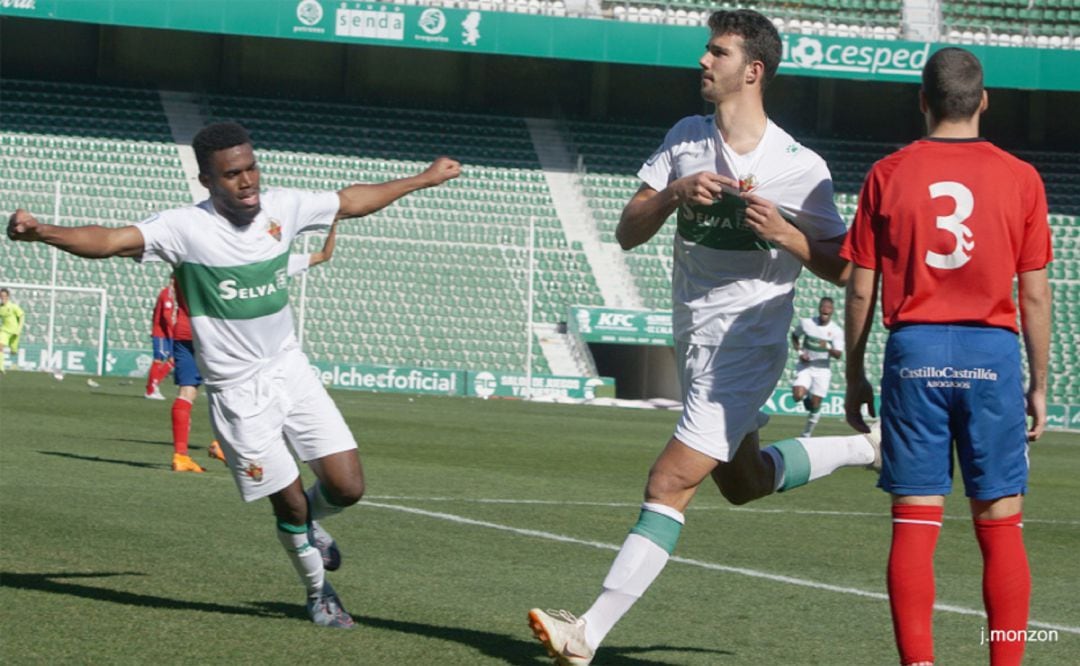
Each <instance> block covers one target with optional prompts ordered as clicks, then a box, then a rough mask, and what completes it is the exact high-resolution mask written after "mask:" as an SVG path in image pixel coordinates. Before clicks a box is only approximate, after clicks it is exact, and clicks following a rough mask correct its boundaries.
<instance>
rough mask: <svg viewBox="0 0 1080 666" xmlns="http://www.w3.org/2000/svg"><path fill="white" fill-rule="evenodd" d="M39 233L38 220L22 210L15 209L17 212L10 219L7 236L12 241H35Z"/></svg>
mask: <svg viewBox="0 0 1080 666" xmlns="http://www.w3.org/2000/svg"><path fill="white" fill-rule="evenodd" d="M37 231H38V221H37V218H35V217H34V216H33V215H31V214H30V213H28V212H26V211H25V210H23V209H22V208H17V209H15V212H14V213H12V214H11V217H9V218H8V228H7V235H8V238H10V239H11V240H17V241H35V240H37V239H38V238H37Z"/></svg>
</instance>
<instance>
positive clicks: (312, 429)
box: [208, 350, 356, 502]
mask: <svg viewBox="0 0 1080 666" xmlns="http://www.w3.org/2000/svg"><path fill="white" fill-rule="evenodd" d="M208 398H209V402H210V424H211V425H212V426H213V428H214V434H215V436H216V437H217V439H218V441H219V442H220V443H221V448H222V450H223V452H224V453H225V459H226V460H227V461H228V463H229V468H230V469H231V470H232V473H233V478H234V479H235V480H236V485H237V487H238V488H239V489H240V496H241V497H243V498H244V501H245V502H251V501H253V500H257V499H260V498H262V497H267V496H268V495H273V494H274V493H276V492H278V491H279V490H282V489H283V488H285V487H287V486H288V485H289V484H290V483H292V482H293V481H294V480H295V479H296V478H297V477H298V476H299V475H300V469H299V467H297V465H296V460H295V459H294V458H293V454H294V453H295V454H296V457H297V458H299V459H300V460H302V461H303V462H308V461H311V460H316V459H318V458H322V457H325V456H328V455H330V454H332V453H338V452H340V451H349V450H351V449H355V448H356V440H355V439H353V436H352V432H350V431H349V428H348V426H347V425H345V419H344V418H343V417H342V416H341V412H340V411H338V408H337V405H335V404H334V401H333V400H332V399H331V398H330V395H329V394H328V393H327V392H326V389H325V388H324V387H323V385H322V383H321V382H320V381H319V380H318V378H317V377H316V376H315V373H314V372H312V370H311V366H310V364H309V363H308V360H307V357H306V356H304V354H303V353H302V352H300V351H299V350H294V351H289V352H286V353H285V354H283V355H282V356H281V357H280V358H277V359H274V360H273V361H271V362H270V363H269V364H268V365H267V367H265V368H263V369H261V370H260V371H259V373H258V374H256V375H255V376H254V377H252V378H251V379H249V380H247V381H245V382H242V383H240V384H236V385H233V386H228V387H225V388H222V389H220V390H217V391H209V392H208ZM286 444H288V446H286ZM290 448H291V449H292V451H291V452H290V450H289V449H290Z"/></svg>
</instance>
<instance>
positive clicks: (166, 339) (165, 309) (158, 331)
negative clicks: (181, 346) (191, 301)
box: [144, 280, 176, 400]
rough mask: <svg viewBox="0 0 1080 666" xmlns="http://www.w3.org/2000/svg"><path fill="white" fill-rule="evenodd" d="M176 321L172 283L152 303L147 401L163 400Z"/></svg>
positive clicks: (171, 367)
mask: <svg viewBox="0 0 1080 666" xmlns="http://www.w3.org/2000/svg"><path fill="white" fill-rule="evenodd" d="M175 319H176V290H175V289H174V288H173V284H172V281H171V280H170V281H169V285H168V286H167V287H165V288H164V289H162V290H161V293H159V294H158V297H157V301H156V302H155V303H154V317H153V320H152V321H151V325H150V341H151V343H152V344H153V350H154V362H153V363H152V364H151V365H150V373H149V374H147V376H146V395H145V396H144V397H145V398H147V399H148V400H164V399H165V396H164V395H162V394H161V387H160V384H161V380H162V379H165V376H166V375H168V374H169V373H170V372H172V369H173V348H172V339H173V334H172V329H173V326H174V325H175Z"/></svg>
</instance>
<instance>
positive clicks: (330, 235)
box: [308, 220, 338, 268]
mask: <svg viewBox="0 0 1080 666" xmlns="http://www.w3.org/2000/svg"><path fill="white" fill-rule="evenodd" d="M337 223H338V221H337V220H334V223H333V224H331V225H330V231H329V232H327V234H326V241H325V242H323V246H322V249H321V250H319V251H318V252H312V253H311V257H310V258H309V259H308V268H312V267H314V266H318V265H319V264H321V263H323V262H326V261H330V257H332V256H334V248H335V247H336V246H337Z"/></svg>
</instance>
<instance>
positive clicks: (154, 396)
mask: <svg viewBox="0 0 1080 666" xmlns="http://www.w3.org/2000/svg"><path fill="white" fill-rule="evenodd" d="M143 397H144V398H146V399H147V400H164V399H165V396H164V395H162V394H161V389H158V388H155V389H154V390H153V392H151V393H147V394H146V395H144V396H143Z"/></svg>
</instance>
